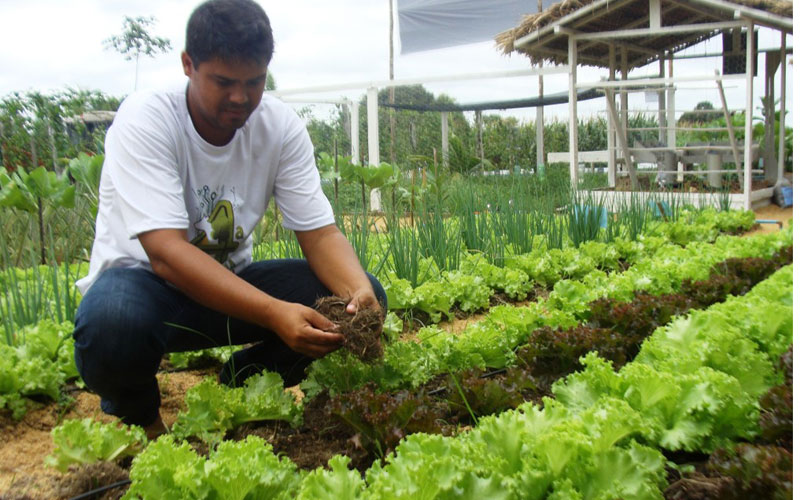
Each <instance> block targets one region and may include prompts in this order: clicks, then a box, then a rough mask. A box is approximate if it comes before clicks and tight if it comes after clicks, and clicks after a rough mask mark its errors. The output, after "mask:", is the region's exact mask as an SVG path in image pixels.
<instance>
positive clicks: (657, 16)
mask: <svg viewBox="0 0 800 500" xmlns="http://www.w3.org/2000/svg"><path fill="white" fill-rule="evenodd" d="M660 27H661V0H650V28H651V29H655V28H660Z"/></svg>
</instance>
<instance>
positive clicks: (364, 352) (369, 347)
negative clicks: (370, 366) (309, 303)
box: [314, 296, 383, 361]
mask: <svg viewBox="0 0 800 500" xmlns="http://www.w3.org/2000/svg"><path fill="white" fill-rule="evenodd" d="M348 303H349V300H347V299H343V298H341V297H336V296H333V297H322V298H320V299H319V300H317V302H316V303H315V304H314V309H316V310H317V311H319V312H320V313H321V314H322V315H323V316H325V317H326V318H328V319H329V320H331V321H333V322H334V323H336V325H338V327H339V329H338V331H339V333H341V334H342V335H344V347H345V348H346V349H347V350H349V351H350V352H352V353H353V354H355V355H356V356H358V358H359V359H361V360H362V361H374V360H376V359H378V358H381V357H383V344H381V332H382V330H383V318H382V317H381V313H380V311H378V310H376V309H372V308H365V309H360V310H359V311H358V312H356V313H355V314H350V313H348V312H347V311H346V307H347V304H348Z"/></svg>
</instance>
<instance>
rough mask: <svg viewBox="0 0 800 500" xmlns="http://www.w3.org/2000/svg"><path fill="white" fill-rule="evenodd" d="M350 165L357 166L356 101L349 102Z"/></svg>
mask: <svg viewBox="0 0 800 500" xmlns="http://www.w3.org/2000/svg"><path fill="white" fill-rule="evenodd" d="M349 104H350V156H351V158H350V163H352V164H353V165H356V164H358V156H359V133H360V132H359V117H358V107H359V105H358V101H350V103H349Z"/></svg>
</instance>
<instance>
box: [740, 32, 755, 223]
mask: <svg viewBox="0 0 800 500" xmlns="http://www.w3.org/2000/svg"><path fill="white" fill-rule="evenodd" d="M753 45H754V37H753V22H752V21H749V22H748V23H747V61H746V63H745V73H746V74H747V78H746V79H745V82H746V86H745V89H746V90H745V105H744V109H745V125H744V126H745V129H744V189H743V191H744V209H745V210H750V209H751V208H752V204H751V200H750V194H751V190H752V186H751V182H752V180H753V172H752V170H753V148H752V142H753V55H754V53H755V51H754V47H753Z"/></svg>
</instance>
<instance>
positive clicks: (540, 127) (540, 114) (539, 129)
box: [536, 0, 544, 172]
mask: <svg viewBox="0 0 800 500" xmlns="http://www.w3.org/2000/svg"><path fill="white" fill-rule="evenodd" d="M538 6H539V12H542V0H539V2H538ZM543 66H544V64H543V63H541V62H540V63H539V67H540V68H542V67H543ZM543 97H544V76H542V75H541V74H540V75H539V99H541V98H543ZM540 168H544V106H537V108H536V171H537V172H539V169H540Z"/></svg>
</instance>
